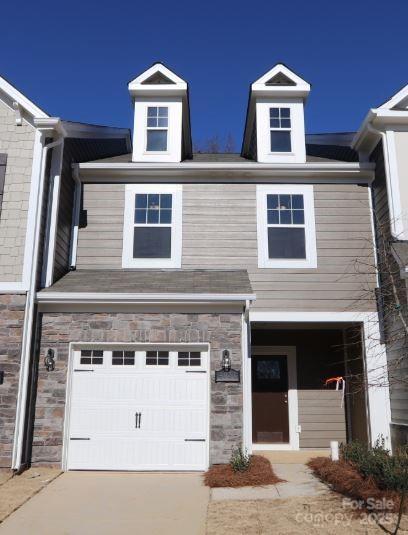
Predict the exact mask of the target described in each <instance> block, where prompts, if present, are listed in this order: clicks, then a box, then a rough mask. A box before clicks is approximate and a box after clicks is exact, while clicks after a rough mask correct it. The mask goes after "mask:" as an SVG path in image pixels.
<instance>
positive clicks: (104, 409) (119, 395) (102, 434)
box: [67, 349, 208, 470]
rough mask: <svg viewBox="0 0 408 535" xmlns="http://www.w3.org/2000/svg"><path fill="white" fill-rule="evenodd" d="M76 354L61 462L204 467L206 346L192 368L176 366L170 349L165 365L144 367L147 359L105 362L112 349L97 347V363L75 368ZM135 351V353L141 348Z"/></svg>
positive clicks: (104, 467)
mask: <svg viewBox="0 0 408 535" xmlns="http://www.w3.org/2000/svg"><path fill="white" fill-rule="evenodd" d="M101 351H102V350H100V349H99V353H100V352H101ZM77 353H78V354H77V355H76V357H75V359H76V360H75V362H76V364H75V366H74V371H73V375H72V385H71V399H70V413H69V436H68V458H67V465H68V469H74V470H75V469H78V470H80V469H83V470H86V469H88V470H89V469H95V470H203V469H205V468H206V467H207V448H208V442H207V441H208V373H207V370H206V366H207V365H208V362H207V358H206V357H207V353H204V354H203V357H202V359H201V366H200V369H199V370H197V369H194V370H190V369H188V368H187V369H185V368H182V367H180V366H178V363H177V353H172V354H170V355H172V356H171V357H170V359H169V365H168V366H152V367H148V366H147V365H145V362H146V360H145V359H144V358H139V360H137V359H135V365H134V366H121V367H120V368H119V367H116V366H112V365H111V362H112V356H111V354H110V353H109V351H106V350H104V351H103V354H104V358H103V364H102V365H98V366H95V365H86V366H83V368H82V370H85V369H86V370H87V371H78V370H79V369H81V363H80V352H77ZM88 354H89V351H88ZM204 355H205V357H204ZM137 356H139V357H141V352H139V353H138V354H137ZM89 370H93V371H89ZM189 372H192V373H189ZM197 372H198V373H197ZM136 413H137V414H140V421H138V419H137V418H136ZM70 439H74V440H70ZM81 439H82V440H81Z"/></svg>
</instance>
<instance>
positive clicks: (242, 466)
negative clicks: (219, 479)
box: [230, 446, 251, 472]
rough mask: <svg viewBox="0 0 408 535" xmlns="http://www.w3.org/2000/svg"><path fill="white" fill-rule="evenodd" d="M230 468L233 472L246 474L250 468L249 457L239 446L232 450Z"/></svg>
mask: <svg viewBox="0 0 408 535" xmlns="http://www.w3.org/2000/svg"><path fill="white" fill-rule="evenodd" d="M230 466H231V468H232V469H233V470H234V472H246V471H247V470H248V468H249V467H250V466H251V456H250V455H249V453H248V452H247V450H246V449H245V450H243V449H242V448H241V447H240V446H239V447H237V448H233V449H232V453H231V459H230Z"/></svg>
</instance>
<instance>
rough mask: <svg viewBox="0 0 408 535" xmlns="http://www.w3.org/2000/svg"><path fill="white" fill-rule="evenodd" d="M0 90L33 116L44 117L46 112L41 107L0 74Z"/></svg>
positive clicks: (46, 115)
mask: <svg viewBox="0 0 408 535" xmlns="http://www.w3.org/2000/svg"><path fill="white" fill-rule="evenodd" d="M0 90H1V91H3V92H4V93H6V94H7V95H8V96H9V98H10V99H11V100H13V101H15V102H17V103H18V104H19V105H20V106H21V107H22V108H24V109H25V110H26V111H27V112H28V113H29V114H30V115H32V116H33V117H34V118H40V117H42V118H46V117H48V114H47V113H45V111H43V110H42V109H41V108H39V107H38V106H36V105H35V104H34V103H33V102H31V100H29V99H28V98H27V97H26V96H24V95H23V94H22V93H20V91H19V90H18V89H16V88H15V87H14V86H13V85H11V84H10V83H9V82H8V81H7V80H5V79H4V78H3V77H1V76H0Z"/></svg>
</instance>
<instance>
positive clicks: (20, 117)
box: [0, 77, 131, 468]
mask: <svg viewBox="0 0 408 535" xmlns="http://www.w3.org/2000/svg"><path fill="white" fill-rule="evenodd" d="M130 146H131V145H130V135H129V131H128V130H124V129H116V128H106V127H100V126H94V125H86V124H81V123H77V122H69V121H62V120H61V119H59V118H56V117H50V116H49V115H48V114H47V113H45V112H44V111H43V110H41V109H40V108H39V107H38V106H36V105H35V104H34V103H33V102H31V101H30V100H29V99H27V97H25V96H24V95H23V94H22V93H21V92H20V91H18V90H17V89H16V88H15V87H14V86H13V85H11V84H10V83H9V82H8V81H7V80H5V79H4V78H1V77H0V310H1V313H0V323H1V329H0V341H1V344H0V345H1V349H0V467H6V468H9V467H10V466H12V467H13V468H20V466H21V463H22V462H26V460H27V458H28V456H29V455H30V452H29V448H28V449H24V448H23V444H24V443H27V441H25V439H24V437H25V436H26V435H27V422H28V421H29V420H28V415H27V412H26V408H27V406H28V407H29V405H27V403H28V399H27V392H28V386H29V383H30V381H32V380H34V377H33V376H32V373H31V365H30V363H31V360H32V358H31V356H32V352H33V336H34V333H35V331H36V328H37V319H38V313H37V305H36V303H35V295H36V291H37V289H38V288H39V287H40V286H42V285H44V284H46V283H47V282H48V281H53V280H56V278H58V277H59V276H61V274H63V273H65V271H66V266H69V255H70V234H71V222H72V215H73V213H72V199H73V195H74V194H73V192H74V189H75V182H74V181H73V178H72V170H71V164H72V162H80V161H86V160H92V159H94V158H98V157H103V156H113V155H118V154H122V153H125V152H127V151H128V150H129V148H130ZM78 187H79V186H77V188H78ZM57 244H58V245H57Z"/></svg>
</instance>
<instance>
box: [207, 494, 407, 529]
mask: <svg viewBox="0 0 408 535" xmlns="http://www.w3.org/2000/svg"><path fill="white" fill-rule="evenodd" d="M390 516H391V519H390V520H391V522H390V523H385V526H386V528H387V529H388V530H390V531H391V532H392V528H393V526H394V523H393V521H394V518H395V515H390ZM303 533H305V534H307V535H309V534H319V535H344V534H349V535H354V534H365V535H371V534H380V533H382V534H384V533H386V532H384V531H383V530H382V529H381V528H380V527H379V526H378V525H377V524H376V521H375V519H374V518H371V519H370V518H367V516H364V517H363V518H359V517H358V516H356V514H355V513H354V512H353V509H352V508H351V507H350V506H349V505H348V506H346V505H345V504H344V502H343V497H342V496H340V495H338V494H335V493H330V494H327V495H324V496H315V497H307V498H306V497H304V498H290V499H285V500H273V501H272V500H257V501H245V502H243V501H213V502H210V505H209V509H208V518H207V535H230V534H234V535H241V534H242V535H255V534H256V535H272V534H273V535H289V534H290V535H292V534H303ZM399 533H401V534H406V533H408V516H407V515H405V516H404V519H403V522H402V529H401V530H400V532H399Z"/></svg>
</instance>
